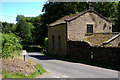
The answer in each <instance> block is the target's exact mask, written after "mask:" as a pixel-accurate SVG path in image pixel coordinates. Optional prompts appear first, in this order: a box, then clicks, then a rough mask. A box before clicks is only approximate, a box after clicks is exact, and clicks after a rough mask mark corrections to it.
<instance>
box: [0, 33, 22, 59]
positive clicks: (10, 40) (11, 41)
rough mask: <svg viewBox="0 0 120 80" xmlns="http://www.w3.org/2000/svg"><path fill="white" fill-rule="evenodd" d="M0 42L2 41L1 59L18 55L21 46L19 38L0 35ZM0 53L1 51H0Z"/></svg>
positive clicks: (10, 35)
mask: <svg viewBox="0 0 120 80" xmlns="http://www.w3.org/2000/svg"><path fill="white" fill-rule="evenodd" d="M0 36H2V38H0V41H2V58H8V57H14V56H16V55H20V53H21V51H22V46H21V44H20V42H21V38H20V37H17V36H16V35H15V34H12V33H10V34H4V33H0ZM0 52H1V51H0Z"/></svg>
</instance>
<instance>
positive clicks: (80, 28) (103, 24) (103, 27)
mask: <svg viewBox="0 0 120 80" xmlns="http://www.w3.org/2000/svg"><path fill="white" fill-rule="evenodd" d="M87 25H93V33H109V32H112V23H111V22H108V21H106V20H105V19H103V18H101V17H100V16H98V15H97V14H95V13H93V12H91V13H90V12H88V13H86V14H84V15H82V16H80V17H78V18H76V19H75V20H72V21H70V22H67V34H68V35H67V36H68V40H72V41H82V40H84V39H85V38H87V36H86V34H87Z"/></svg>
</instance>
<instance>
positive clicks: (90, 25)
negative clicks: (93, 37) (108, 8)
mask: <svg viewBox="0 0 120 80" xmlns="http://www.w3.org/2000/svg"><path fill="white" fill-rule="evenodd" d="M91 28H92V29H91ZM89 29H90V30H89ZM91 30H92V31H91ZM87 33H93V24H87Z"/></svg>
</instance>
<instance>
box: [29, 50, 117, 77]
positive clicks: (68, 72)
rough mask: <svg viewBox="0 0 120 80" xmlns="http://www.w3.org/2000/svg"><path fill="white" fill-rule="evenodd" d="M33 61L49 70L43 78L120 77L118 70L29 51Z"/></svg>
mask: <svg viewBox="0 0 120 80" xmlns="http://www.w3.org/2000/svg"><path fill="white" fill-rule="evenodd" d="M27 57H29V59H31V60H32V61H35V62H37V63H39V64H42V65H43V67H44V68H45V69H46V70H47V71H48V72H49V74H48V75H45V76H43V77H42V78H118V71H115V70H110V69H104V68H100V67H95V66H90V65H85V64H81V63H73V62H67V61H62V60H56V59H52V58H48V57H46V56H44V55H42V54H40V53H38V52H34V53H28V54H27Z"/></svg>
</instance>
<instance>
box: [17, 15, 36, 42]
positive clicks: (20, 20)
mask: <svg viewBox="0 0 120 80" xmlns="http://www.w3.org/2000/svg"><path fill="white" fill-rule="evenodd" d="M16 21H17V28H16V32H17V35H18V36H20V37H21V38H22V40H23V42H24V43H30V42H32V41H31V40H32V37H31V35H32V34H31V30H32V29H33V28H34V27H33V25H32V24H31V23H27V22H26V18H25V16H23V15H18V16H17V18H16Z"/></svg>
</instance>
